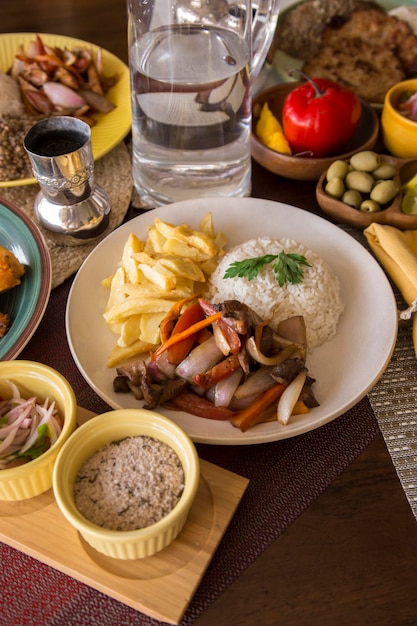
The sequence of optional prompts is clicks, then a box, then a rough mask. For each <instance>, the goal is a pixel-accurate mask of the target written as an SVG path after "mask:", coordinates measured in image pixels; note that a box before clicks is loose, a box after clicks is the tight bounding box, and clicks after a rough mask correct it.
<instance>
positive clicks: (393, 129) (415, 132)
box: [381, 78, 417, 159]
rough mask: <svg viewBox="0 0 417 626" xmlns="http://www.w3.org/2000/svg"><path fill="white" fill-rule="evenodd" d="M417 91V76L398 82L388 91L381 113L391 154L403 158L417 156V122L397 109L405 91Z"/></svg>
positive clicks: (385, 141) (386, 143) (384, 136)
mask: <svg viewBox="0 0 417 626" xmlns="http://www.w3.org/2000/svg"><path fill="white" fill-rule="evenodd" d="M408 90H410V91H414V92H417V78H412V79H410V80H405V81H403V82H401V83H397V84H396V85H394V86H393V87H391V89H390V90H389V91H388V92H387V94H386V96H385V101H384V106H383V109H382V115H381V129H382V140H383V142H384V144H385V147H386V148H387V150H389V152H391V154H393V155H394V156H396V157H399V158H401V159H408V158H413V157H417V122H413V121H412V120H410V119H407V118H406V117H404V115H401V113H398V111H396V110H395V106H396V103H397V102H398V98H399V97H400V95H401V94H402V93H403V92H404V91H408Z"/></svg>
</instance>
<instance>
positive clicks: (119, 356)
mask: <svg viewBox="0 0 417 626" xmlns="http://www.w3.org/2000/svg"><path fill="white" fill-rule="evenodd" d="M154 347H155V346H154V345H153V344H151V343H147V342H146V341H141V340H139V341H136V342H135V343H133V344H132V345H131V346H128V347H127V348H121V347H120V346H118V345H115V346H114V348H113V350H112V351H111V353H110V355H109V358H108V360H107V367H116V365H119V364H120V363H123V362H124V361H127V360H128V359H131V358H132V357H136V356H138V355H139V354H147V353H149V352H150V350H152V349H153V348H154Z"/></svg>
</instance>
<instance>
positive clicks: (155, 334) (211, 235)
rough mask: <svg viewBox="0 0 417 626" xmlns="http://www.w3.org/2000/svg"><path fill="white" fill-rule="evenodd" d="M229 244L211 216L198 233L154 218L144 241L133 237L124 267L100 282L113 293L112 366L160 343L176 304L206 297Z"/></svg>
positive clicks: (108, 314)
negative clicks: (210, 279) (209, 280)
mask: <svg viewBox="0 0 417 626" xmlns="http://www.w3.org/2000/svg"><path fill="white" fill-rule="evenodd" d="M226 243H227V240H226V237H225V236H224V235H223V233H216V232H215V229H214V224H213V216H212V213H211V212H209V213H207V215H205V216H204V218H203V219H202V221H201V224H200V225H199V227H198V229H193V228H191V227H190V226H188V225H187V224H181V225H180V226H176V225H174V224H170V223H168V222H164V221H163V220H160V219H158V218H155V222H154V224H153V225H151V226H149V227H148V231H147V238H146V240H145V241H141V240H140V239H139V238H138V237H137V236H136V235H135V234H134V233H131V234H130V235H129V237H128V239H127V241H126V243H125V245H124V248H123V252H122V258H121V260H120V264H119V267H118V268H117V269H116V270H115V272H114V274H113V275H112V276H108V277H106V278H104V279H103V280H102V281H101V284H102V285H103V286H104V287H106V288H107V289H109V297H108V300H107V303H106V306H105V310H104V313H103V317H104V320H105V321H106V324H107V325H108V327H109V328H110V330H111V331H112V332H113V333H114V334H115V335H117V342H116V345H115V346H114V348H113V350H112V352H111V354H110V355H109V358H108V362H107V366H108V367H114V366H115V365H118V364H120V363H121V362H123V361H126V360H127V359H130V358H132V357H135V356H138V355H140V354H143V353H144V352H149V350H151V349H152V348H155V347H156V346H157V345H158V344H159V342H160V332H159V326H160V324H161V322H162V320H163V319H164V317H165V316H166V314H167V312H168V311H169V310H170V309H171V307H172V305H173V304H174V303H175V302H178V301H180V300H184V299H188V298H190V297H192V296H197V295H200V294H201V293H203V292H204V290H205V288H206V282H207V278H208V276H209V275H210V274H211V272H212V271H213V270H214V269H215V267H216V266H217V264H218V262H219V259H220V257H221V256H223V254H224V246H225V245H226Z"/></svg>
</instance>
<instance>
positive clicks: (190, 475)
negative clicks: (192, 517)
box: [53, 409, 200, 559]
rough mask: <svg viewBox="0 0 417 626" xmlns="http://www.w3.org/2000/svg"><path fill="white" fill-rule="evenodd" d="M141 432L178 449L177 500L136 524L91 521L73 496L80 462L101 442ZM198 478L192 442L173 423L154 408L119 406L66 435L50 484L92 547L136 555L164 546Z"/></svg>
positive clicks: (192, 495) (186, 510) (174, 532)
mask: <svg viewBox="0 0 417 626" xmlns="http://www.w3.org/2000/svg"><path fill="white" fill-rule="evenodd" d="M140 435H143V436H149V437H154V438H155V439H158V440H160V441H162V442H164V443H166V444H167V445H169V446H170V447H171V448H173V450H174V451H175V452H176V453H177V455H178V457H179V459H180V461H181V463H182V466H183V470H184V475H185V486H184V490H183V492H182V494H181V497H180V499H179V501H178V503H177V504H176V506H175V507H174V508H173V509H172V510H171V511H170V512H169V513H168V514H167V515H166V516H165V517H163V518H162V519H160V520H159V521H158V522H155V524H152V525H151V526H147V527H146V528H140V529H138V530H128V531H119V530H109V529H106V528H102V527H100V526H98V525H96V524H93V523H92V522H90V521H89V520H87V519H86V518H85V517H84V516H83V515H82V514H81V513H80V512H79V510H78V508H77V507H76V505H75V502H74V495H73V490H74V483H75V480H76V478H77V475H78V472H79V470H80V468H81V466H82V464H83V463H84V461H86V460H87V458H89V457H90V456H91V455H92V454H94V452H96V451H97V450H99V449H100V448H102V447H103V446H105V445H106V444H108V443H111V442H112V441H118V440H120V439H123V438H124V437H135V436H140ZM199 478H200V462H199V458H198V455H197V451H196V449H195V446H194V444H193V442H192V441H191V439H190V438H189V437H188V435H186V433H185V432H184V431H183V430H182V429H181V428H180V427H179V426H177V424H175V423H174V422H173V421H171V420H170V419H168V418H166V417H164V416H162V415H160V414H158V413H155V412H153V411H147V410H145V409H119V410H115V411H109V412H108V413H103V414H102V415H99V416H97V417H94V418H92V419H91V420H89V421H88V422H86V423H85V424H83V425H82V426H80V428H78V429H77V430H76V431H75V432H74V433H73V435H71V437H70V438H69V439H68V441H67V442H66V444H65V445H64V446H63V448H62V450H61V452H60V454H59V455H58V458H57V461H56V464H55V468H54V473H53V489H54V494H55V499H56V501H57V504H58V507H59V508H60V510H61V512H62V514H63V515H64V517H65V518H66V519H67V521H68V522H70V524H71V525H72V526H73V527H74V528H75V529H76V530H77V531H78V532H79V533H80V534H81V536H82V537H83V538H84V539H85V541H86V542H87V543H89V544H90V545H91V546H92V547H93V548H95V549H96V550H97V551H98V552H101V553H102V554H105V555H107V556H110V557H113V558H117V559H140V558H144V557H147V556H151V555H152V554H155V553H156V552H159V551H160V550H163V549H164V548H165V547H166V546H168V545H169V544H170V543H171V542H172V541H173V540H174V539H175V538H176V537H177V535H178V534H179V533H180V531H181V530H182V528H183V526H184V524H185V522H186V520H187V516H188V513H189V511H190V508H191V505H192V504H193V502H194V499H195V496H196V494H197V489H198V484H199Z"/></svg>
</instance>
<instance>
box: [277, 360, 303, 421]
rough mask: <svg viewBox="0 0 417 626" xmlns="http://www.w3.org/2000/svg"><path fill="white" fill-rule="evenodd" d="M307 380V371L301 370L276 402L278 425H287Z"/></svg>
mask: <svg viewBox="0 0 417 626" xmlns="http://www.w3.org/2000/svg"><path fill="white" fill-rule="evenodd" d="M306 378H307V370H306V369H304V370H301V372H300V373H299V374H297V376H296V377H295V378H294V380H292V381H291V382H290V384H289V385H288V387H287V388H286V389H285V390H284V392H283V394H282V396H281V397H280V399H279V401H278V406H277V419H278V421H279V423H280V424H283V425H284V426H285V425H286V424H288V421H289V419H290V417H291V414H292V412H293V410H294V406H295V403H296V402H297V400H298V398H299V397H300V393H301V390H302V388H303V387H304V383H305V381H306Z"/></svg>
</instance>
